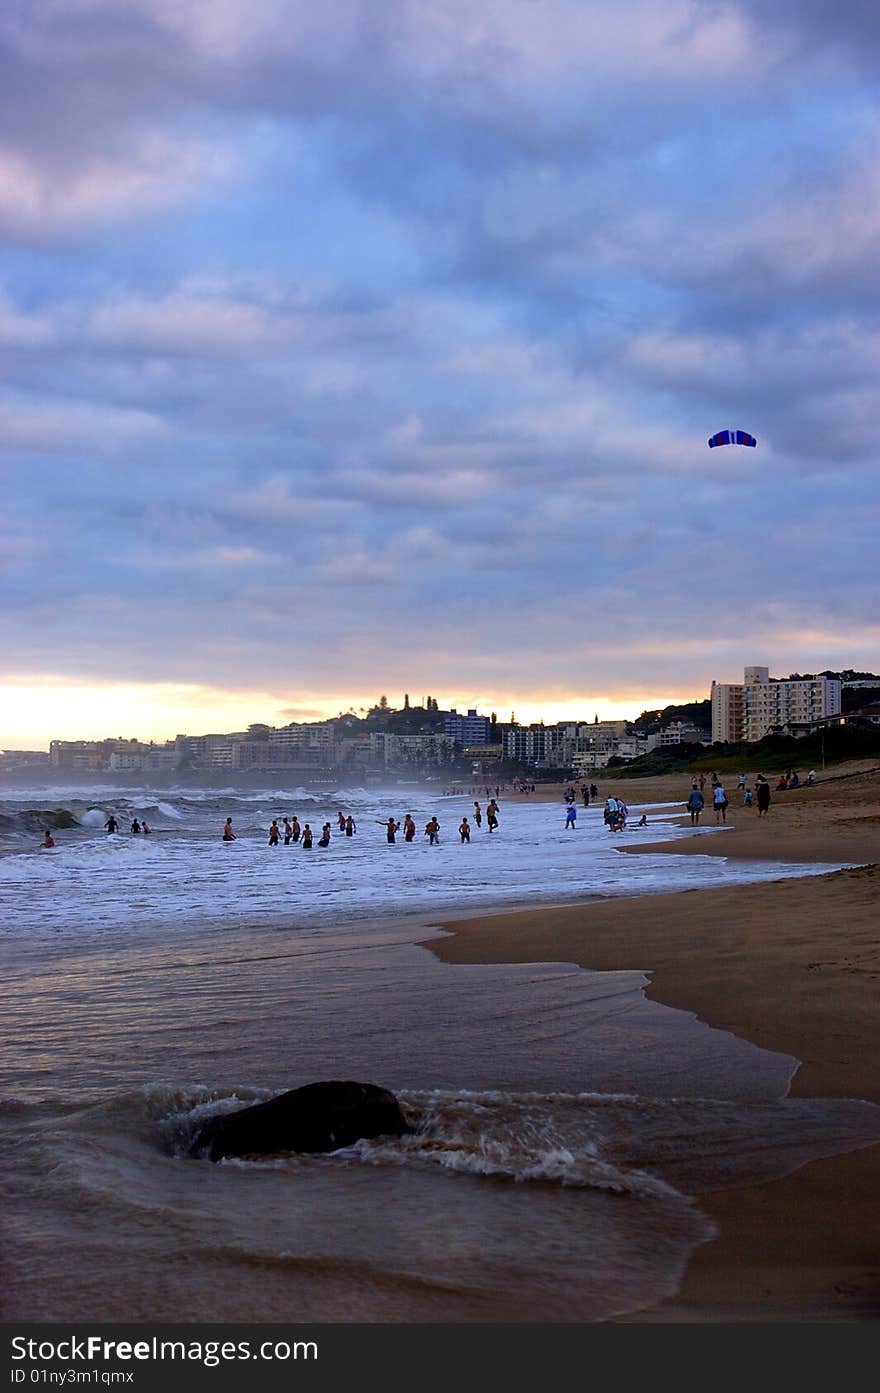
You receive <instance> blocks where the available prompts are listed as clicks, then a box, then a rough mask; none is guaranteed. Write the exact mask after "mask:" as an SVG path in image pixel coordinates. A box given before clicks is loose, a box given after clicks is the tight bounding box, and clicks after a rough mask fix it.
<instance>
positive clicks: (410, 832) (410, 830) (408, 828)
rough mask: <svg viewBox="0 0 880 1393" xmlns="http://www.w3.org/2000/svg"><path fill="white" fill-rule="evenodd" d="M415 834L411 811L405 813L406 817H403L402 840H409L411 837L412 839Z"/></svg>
mask: <svg viewBox="0 0 880 1393" xmlns="http://www.w3.org/2000/svg"><path fill="white" fill-rule="evenodd" d="M415 835H416V824H415V820H414V818H413V815H412V813H407V815H406V817H405V818H404V819H403V840H404V841H405V842H411V841H412V839H413V837H414V836H415Z"/></svg>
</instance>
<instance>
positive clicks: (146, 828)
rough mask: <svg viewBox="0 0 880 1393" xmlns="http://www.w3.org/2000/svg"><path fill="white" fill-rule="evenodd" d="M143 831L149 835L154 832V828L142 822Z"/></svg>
mask: <svg viewBox="0 0 880 1393" xmlns="http://www.w3.org/2000/svg"><path fill="white" fill-rule="evenodd" d="M141 831H142V832H144V833H149V832H150V831H152V828H150V827H148V826H147V824H146V823H145V822H142V823H141Z"/></svg>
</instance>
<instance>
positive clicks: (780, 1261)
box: [426, 769, 880, 1323]
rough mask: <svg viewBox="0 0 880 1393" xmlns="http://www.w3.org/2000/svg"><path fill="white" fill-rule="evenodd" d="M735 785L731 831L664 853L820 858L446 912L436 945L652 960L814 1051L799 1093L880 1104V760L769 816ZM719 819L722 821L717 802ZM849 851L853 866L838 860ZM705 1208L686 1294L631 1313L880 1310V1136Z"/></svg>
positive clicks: (701, 1001) (723, 1315) (738, 1023)
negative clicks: (709, 1235)
mask: <svg viewBox="0 0 880 1393" xmlns="http://www.w3.org/2000/svg"><path fill="white" fill-rule="evenodd" d="M734 782H735V781H734ZM688 788H689V780H687V779H686V780H685V781H684V787H682V781H681V780H678V779H676V780H671V779H666V780H656V781H653V782H652V783H651V784H648V783H645V784H644V785H642V784H638V783H636V782H634V781H631V782H627V783H624V782H621V783H620V784H619V785H617V787H616V790H615V787H614V786H613V785H611V784H608V783H604V784H602V785H601V792H602V795H603V796H604V795H606V794H607V793H609V792H612V791H618V792H621V793H622V794H623V796H625V797H626V800H627V802H628V803H629V805H630V807H631V808H636V807H638V806H642V805H645V804H648V803H651V802H671V801H676V800H679V801H681V802H682V803H683V802H684V800H685V799H686V797H687V792H688ZM707 791H708V790H707ZM728 796H729V798H730V800H731V801H730V807H729V809H728V824H729V826H728V830H727V831H725V832H723V833H721V834H720V835H718V836H717V837H716V836H707V835H705V833H704V831H702V830H701V829H697V830H696V831H695V833H694V835H693V836H692V837H688V838H686V839H684V840H683V841H682V842H678V843H676V844H675V846H674V847H672V848H670V847H669V846H668V845H664V846H662V847H657V848H655V849H656V850H662V851H663V852H664V854H668V855H688V854H692V853H694V852H698V853H709V854H711V855H723V856H738V857H739V856H741V857H746V858H749V859H752V858H768V859H771V858H772V859H773V860H777V861H778V860H791V861H799V862H802V863H803V862H810V863H815V865H816V871H817V874H816V875H815V876H808V877H805V878H802V879H801V878H799V879H796V880H775V881H765V882H762V883H758V884H751V885H747V886H741V887H736V888H728V887H723V888H718V889H707V890H691V891H686V892H679V893H675V894H667V895H653V896H647V897H641V898H633V899H624V900H615V901H609V902H604V903H591V904H584V905H574V906H565V907H560V908H550V909H547V908H546V907H544V908H540V909H535V910H523V911H518V912H515V913H502V914H493V915H484V916H481V917H480V918H474V919H468V920H461V921H456V922H455V923H451V924H447V925H444V927H446V928H448V929H450V930H451V931H452V932H453V934H454V937H450V938H447V939H442V940H433V941H431V942H429V943H428V944H427V945H426V946H428V947H429V948H431V949H432V950H433V951H434V952H435V953H436V954H437V955H438V957H440V958H442V959H444V960H445V961H447V962H457V963H465V962H538V961H552V962H559V961H567V962H575V963H578V964H580V965H581V966H582V967H587V968H593V969H598V970H603V969H604V970H613V969H621V968H636V969H639V970H641V971H643V972H645V973H646V974H648V975H649V976H650V979H651V981H650V987H649V988H648V992H649V995H650V996H652V997H654V998H655V999H657V1000H659V1001H663V1002H665V1003H666V1004H667V1005H669V1006H674V1007H678V1008H680V1009H682V1010H685V1011H692V1012H694V1013H695V1014H696V1015H697V1016H699V1017H700V1019H702V1020H704V1021H706V1022H707V1023H708V1024H709V1025H712V1026H716V1027H718V1028H720V1029H723V1030H729V1031H732V1032H734V1033H735V1034H737V1035H739V1036H741V1037H743V1038H745V1039H748V1040H750V1041H752V1042H753V1043H754V1044H757V1045H760V1046H762V1047H763V1048H765V1049H769V1050H777V1051H781V1052H783V1053H785V1054H790V1055H793V1056H795V1057H796V1058H797V1059H799V1060H801V1061H802V1064H801V1068H800V1069H799V1070H798V1072H797V1073H796V1075H795V1077H794V1080H793V1082H792V1086H791V1094H792V1095H798V1096H801V1097H810V1098H861V1099H867V1100H869V1101H872V1102H876V1103H880V1009H878V1003H880V770H876V769H874V770H872V771H869V772H862V773H848V774H846V775H837V776H835V777H832V775H831V774H829V775H828V776H827V777H826V778H825V780H824V781H822V782H820V783H819V784H818V785H817V786H816V787H814V788H804V789H800V790H795V791H787V792H785V793H778V794H777V793H775V792H774V794H773V801H772V803H771V807H770V812H769V815H768V816H767V817H766V818H762V819H758V818H757V816H756V814H755V811H754V809H748V808H743V807H742V805H741V796H739V795H737V793H736V791H735V788H734V789H733V790H731V789H728ZM707 801H708V800H707ZM502 807H503V805H502ZM703 820H704V822H705V821H708V822H709V823H710V824H711V825H713V826H714V816H713V815H712V814H711V812H710V813H708V814H704V818H703ZM609 835H610V834H609ZM625 843H626V834H625V833H624V834H622V835H621V836H620V837H619V838H618V839H617V844H618V845H619V846H621V847H622V848H623V847H625ZM633 850H634V849H633ZM636 854H638V853H636ZM842 863H846V864H847V865H848V866H849V867H851V869H845V870H830V871H829V870H824V871H823V864H824V866H825V867H827V866H829V865H840V864H842ZM700 1205H701V1207H702V1208H703V1209H704V1210H705V1211H706V1212H708V1213H710V1214H711V1215H712V1216H713V1218H714V1219H715V1220H716V1222H717V1224H718V1226H719V1229H720V1233H719V1237H718V1238H717V1239H715V1240H714V1241H713V1242H711V1243H708V1244H706V1245H705V1246H704V1247H703V1248H701V1249H699V1250H698V1251H697V1252H696V1254H695V1255H694V1257H693V1259H692V1262H691V1265H690V1267H689V1270H688V1272H687V1274H686V1277H685V1280H684V1283H683V1285H682V1288H681V1290H680V1292H679V1293H678V1295H677V1296H676V1297H675V1298H673V1299H672V1300H669V1301H666V1302H663V1303H661V1304H660V1305H658V1306H657V1307H655V1308H653V1309H652V1310H650V1311H644V1312H641V1313H639V1314H638V1315H637V1316H634V1317H632V1318H631V1319H632V1320H633V1321H636V1322H638V1323H645V1322H667V1323H673V1322H716V1323H719V1322H725V1323H727V1322H748V1323H756V1322H779V1323H782V1322H786V1323H790V1322H808V1321H809V1322H827V1321H874V1320H877V1319H878V1317H880V1147H868V1148H864V1149H862V1150H859V1151H853V1152H849V1153H846V1154H844V1155H840V1156H836V1157H832V1158H830V1159H828V1160H820V1161H814V1162H812V1163H810V1164H809V1165H807V1166H805V1167H803V1168H802V1169H801V1170H799V1171H797V1172H795V1173H794V1174H793V1175H791V1176H788V1177H786V1178H785V1179H783V1180H779V1181H776V1182H774V1183H772V1184H768V1185H763V1186H757V1187H754V1188H750V1189H740V1190H726V1191H717V1192H714V1193H713V1194H711V1195H705V1196H702V1197H701V1199H700Z"/></svg>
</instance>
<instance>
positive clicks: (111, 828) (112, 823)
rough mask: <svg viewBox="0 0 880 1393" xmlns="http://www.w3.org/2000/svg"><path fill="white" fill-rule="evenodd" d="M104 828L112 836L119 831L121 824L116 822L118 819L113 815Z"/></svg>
mask: <svg viewBox="0 0 880 1393" xmlns="http://www.w3.org/2000/svg"><path fill="white" fill-rule="evenodd" d="M104 826H105V827H106V828H107V831H108V832H109V833H110V835H111V836H112V835H113V833H114V832H118V831H119V823H118V822H117V821H116V818H115V817H114V816H113V814H112V813H111V814H110V816H109V817H108V819H107V821H106V822H105V823H104Z"/></svg>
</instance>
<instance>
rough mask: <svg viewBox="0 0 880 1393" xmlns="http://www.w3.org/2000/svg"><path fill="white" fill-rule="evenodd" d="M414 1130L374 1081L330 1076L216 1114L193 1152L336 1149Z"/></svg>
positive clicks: (213, 1156) (215, 1155)
mask: <svg viewBox="0 0 880 1393" xmlns="http://www.w3.org/2000/svg"><path fill="white" fill-rule="evenodd" d="M410 1131H412V1128H411V1127H410V1126H409V1124H408V1123H407V1121H406V1119H405V1118H404V1116H403V1113H402V1112H401V1110H400V1104H399V1103H398V1101H397V1099H396V1098H395V1096H394V1094H393V1093H389V1092H388V1089H387V1088H379V1087H378V1086H377V1085H376V1084H374V1083H355V1082H353V1081H352V1080H350V1079H349V1080H345V1081H341V1080H338V1079H330V1080H328V1081H326V1082H324V1083H307V1084H306V1085H305V1087H303V1088H294V1089H291V1091H290V1092H289V1093H281V1094H279V1096H278V1097H277V1098H270V1099H268V1101H267V1102H265V1103H256V1104H255V1105H254V1106H253V1107H250V1108H239V1109H238V1111H237V1112H230V1113H224V1114H222V1115H221V1116H219V1117H212V1118H210V1119H209V1120H208V1121H207V1122H206V1123H205V1125H204V1126H203V1127H202V1128H201V1130H200V1131H199V1133H198V1135H197V1136H196V1139H195V1141H194V1142H193V1144H192V1146H191V1147H190V1155H191V1156H204V1157H207V1158H208V1160H209V1161H219V1160H221V1159H222V1157H224V1156H254V1155H256V1156H266V1155H268V1154H270V1153H272V1152H275V1151H336V1150H337V1149H338V1148H339V1147H340V1146H351V1144H352V1143H353V1142H356V1141H358V1140H360V1138H361V1137H385V1136H390V1137H401V1136H403V1135H404V1134H405V1133H406V1132H410Z"/></svg>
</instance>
